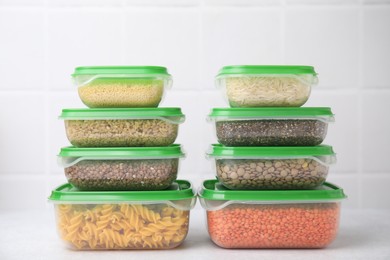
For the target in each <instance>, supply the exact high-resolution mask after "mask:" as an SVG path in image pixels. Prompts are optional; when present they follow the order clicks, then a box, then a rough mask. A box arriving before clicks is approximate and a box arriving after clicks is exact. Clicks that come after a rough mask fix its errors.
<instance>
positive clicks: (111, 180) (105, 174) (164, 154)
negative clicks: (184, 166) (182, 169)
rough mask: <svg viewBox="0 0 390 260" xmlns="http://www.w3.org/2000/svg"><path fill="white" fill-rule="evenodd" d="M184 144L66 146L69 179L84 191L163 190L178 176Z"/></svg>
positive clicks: (65, 165) (63, 164) (62, 154)
mask: <svg viewBox="0 0 390 260" xmlns="http://www.w3.org/2000/svg"><path fill="white" fill-rule="evenodd" d="M183 157H184V153H183V152H182V150H181V147H180V145H171V146H167V147H113V148H76V147H65V148H62V149H61V151H60V154H59V156H58V159H59V160H58V161H59V164H60V166H61V167H63V168H64V171H65V176H66V178H67V179H68V181H69V183H71V184H73V185H74V186H75V187H77V188H78V189H80V190H83V191H101V190H125V191H126V190H163V189H166V188H167V187H169V185H171V184H172V182H173V181H174V180H176V178H177V173H178V169H179V159H180V158H183Z"/></svg>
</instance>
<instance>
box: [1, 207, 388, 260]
mask: <svg viewBox="0 0 390 260" xmlns="http://www.w3.org/2000/svg"><path fill="white" fill-rule="evenodd" d="M53 212H54V211H53V210H52V209H50V210H44V211H0V232H1V233H0V259H1V260H9V259H23V260H28V259H51V260H52V259H64V260H77V259H80V260H81V259H82V260H86V259H88V260H89V259H110V260H114V259H137V260H139V259H157V260H164V259H169V260H172V259H186V260H188V259H202V260H204V259H213V260H221V259H240V260H241V259H242V260H247V259H272V260H275V259H310V260H313V259H315V260H320V259H326V260H328V259H332V260H333V259H390V210H348V209H343V208H342V212H341V214H342V216H341V223H340V229H339V233H338V237H337V238H336V240H335V241H334V242H333V243H332V244H331V245H330V246H329V247H327V248H325V249H310V250H302V249H301V250H293V249H270V250H265V249H256V250H244V249H234V250H233V249H222V248H219V247H218V246H216V245H214V244H213V243H212V242H211V240H210V239H209V236H208V234H207V229H206V224H205V223H206V222H205V214H204V212H203V210H202V209H201V208H200V206H199V205H197V206H196V208H195V209H194V210H192V211H191V221H190V231H189V233H188V236H187V238H186V240H185V241H184V243H183V244H182V245H181V246H180V247H178V248H175V249H171V250H159V251H141V250H129V251H72V250H70V249H67V248H66V247H65V246H64V244H62V242H61V240H60V239H59V238H58V236H57V233H56V229H55V224H54V213H53Z"/></svg>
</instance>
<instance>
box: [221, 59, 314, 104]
mask: <svg viewBox="0 0 390 260" xmlns="http://www.w3.org/2000/svg"><path fill="white" fill-rule="evenodd" d="M215 83H216V86H217V87H219V88H220V89H221V90H222V91H223V92H224V95H225V97H226V98H227V100H228V102H229V105H230V106H231V107H300V106H302V105H303V104H305V103H306V101H307V100H308V98H309V96H310V92H311V87H312V86H314V85H316V84H317V83H318V78H317V73H316V72H315V71H314V68H313V67H311V66H276V65H272V66H269V65H267V66H266V65H239V66H226V67H223V68H222V69H221V70H220V71H219V73H218V75H217V76H216V81H215Z"/></svg>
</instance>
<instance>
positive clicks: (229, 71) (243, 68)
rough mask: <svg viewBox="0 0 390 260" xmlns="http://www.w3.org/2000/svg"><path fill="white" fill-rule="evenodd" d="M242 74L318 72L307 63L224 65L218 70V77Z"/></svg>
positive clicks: (314, 74) (312, 73) (313, 73)
mask: <svg viewBox="0 0 390 260" xmlns="http://www.w3.org/2000/svg"><path fill="white" fill-rule="evenodd" d="M240 74H311V75H313V76H316V75H317V73H316V72H315V70H314V67H313V66H307V65H230V66H224V67H222V68H221V69H220V71H219V72H218V75H217V76H216V77H217V78H218V77H222V76H225V75H240Z"/></svg>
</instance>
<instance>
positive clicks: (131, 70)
mask: <svg viewBox="0 0 390 260" xmlns="http://www.w3.org/2000/svg"><path fill="white" fill-rule="evenodd" d="M109 74H111V75H115V74H129V75H136V74H149V75H166V76H171V75H170V74H169V73H168V70H167V68H166V67H162V66H80V67H76V68H75V70H74V72H73V74H71V76H72V77H77V76H83V75H109Z"/></svg>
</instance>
